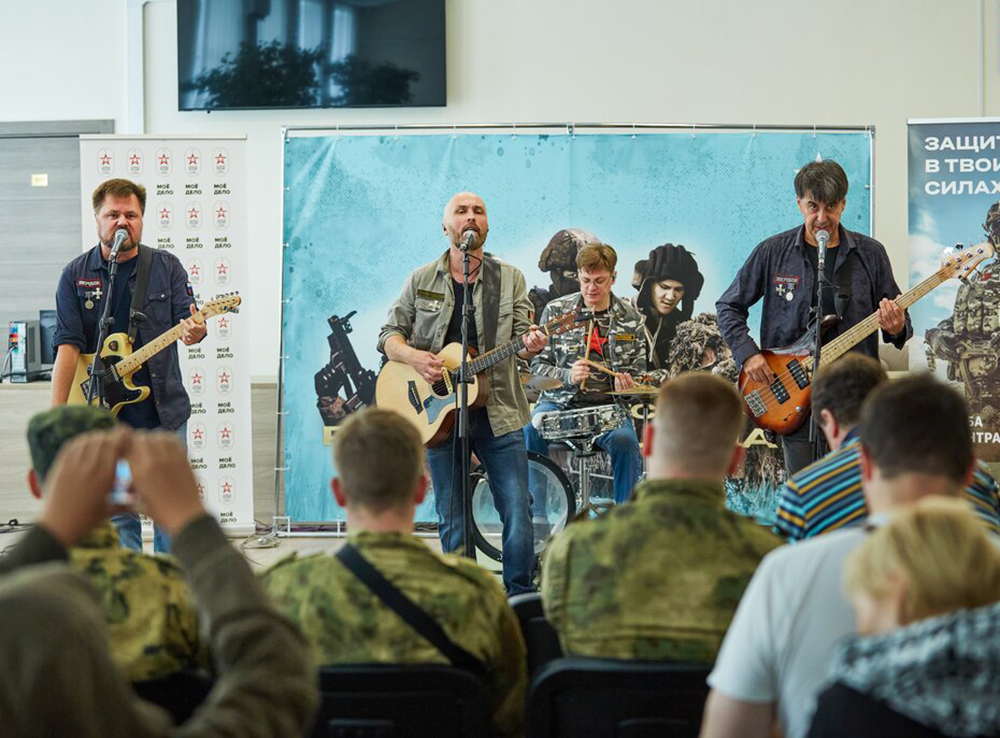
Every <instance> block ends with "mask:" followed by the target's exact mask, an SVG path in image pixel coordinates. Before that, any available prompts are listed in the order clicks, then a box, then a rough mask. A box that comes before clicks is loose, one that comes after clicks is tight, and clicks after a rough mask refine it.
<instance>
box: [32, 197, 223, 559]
mask: <svg viewBox="0 0 1000 738" xmlns="http://www.w3.org/2000/svg"><path fill="white" fill-rule="evenodd" d="M92 200H93V206H94V220H95V222H96V223H97V236H98V243H97V245H96V246H94V248H92V249H90V250H89V251H87V252H85V253H83V254H81V255H80V256H78V257H76V258H75V259H73V261H71V262H70V263H69V264H67V265H66V267H65V268H64V269H63V272H62V275H61V276H60V278H59V286H58V288H57V290H56V330H55V334H54V335H53V337H52V345H53V347H55V349H56V358H55V363H54V364H53V367H52V404H53V405H64V404H66V403H67V402H72V403H75V404H82V403H83V402H85V401H86V397H85V395H83V394H82V393H81V392H80V391H79V389H78V387H77V386H76V384H75V382H74V378H75V374H76V372H77V364H78V363H79V362H80V355H81V354H93V353H96V352H99V351H100V350H101V347H100V346H98V345H97V338H98V333H99V332H100V318H101V315H102V314H103V310H104V304H105V301H106V300H110V301H111V312H110V313H109V315H110V317H112V318H114V325H113V326H112V327H111V329H110V332H111V333H128V334H129V335H130V336H132V335H133V333H134V342H133V343H132V350H133V351H135V350H136V349H138V348H140V347H141V346H143V345H145V344H147V343H149V342H150V341H152V340H154V339H155V338H157V337H158V336H160V335H161V334H163V333H165V332H166V331H168V330H169V329H171V328H173V327H174V326H175V325H177V324H178V323H180V324H181V325H182V326H183V333H182V334H181V341H182V342H183V343H184V344H185V345H188V346H190V345H192V344H195V343H198V342H199V341H201V340H202V339H203V338H204V337H205V335H206V334H207V329H206V327H205V323H204V321H202V322H200V323H199V322H196V321H195V320H194V318H193V317H192V316H193V315H194V314H195V312H197V310H196V308H195V304H194V297H193V294H194V293H193V292H192V290H191V284H190V282H188V275H187V272H186V271H185V270H184V266H183V265H182V264H181V262H180V260H179V259H178V258H177V257H176V256H174V255H173V254H172V253H170V252H169V251H162V250H160V249H150V248H149V247H148V246H146V245H145V244H140V241H141V239H142V222H143V221H142V219H143V215H144V214H145V211H146V188H145V187H143V186H142V185H140V184H136V183H135V182H131V181H129V180H127V179H109V180H107V181H105V182H102V183H101V184H100V185H99V186H98V187H97V189H95V190H94V194H93V197H92ZM119 230H124V231H125V232H126V233H127V234H128V238H127V239H126V240H125V242H124V243H122V245H121V248H120V250H119V251H118V258H117V263H118V270H117V275H116V277H115V284H114V294H109V287H110V284H109V267H108V260H109V259H110V258H111V247H112V243H113V241H114V238H115V233H116V232H117V231H119ZM143 253H145V254H146V256H142V254H143ZM139 257H141V258H139ZM147 258H148V269H149V277H148V283H147V286H146V294H145V295H139V296H138V297H137V298H136V299H135V300H133V293H134V292H135V290H136V288H137V284H138V281H139V279H138V277H139V272H140V270H141V268H142V266H143V264H144V263H146V259H147ZM134 302H136V303H137V304H138V307H137V308H136V312H138V313H141V314H142V315H143V316H144V318H142V319H139V318H135V317H134V315H133V313H132V306H133V303H134ZM147 364H148V366H147V365H144V366H142V367H140V368H139V369H138V370H137V371H136V372H135V374H134V375H132V378H131V379H132V382H133V383H134V384H136V385H141V386H144V387H149V390H150V393H149V397H147V398H146V399H145V400H142V401H141V402H135V403H131V404H127V405H124V406H123V407H122V408H121V410H120V411H119V412H118V419H119V420H120V421H122V422H124V423H125V424H126V425H129V426H131V427H133V428H164V429H166V430H171V431H176V432H178V433H179V435H180V436H181V437H183V436H184V429H185V428H186V424H187V421H188V417H189V416H190V415H191V403H190V401H189V400H188V395H187V392H186V391H185V389H184V385H183V383H182V381H181V379H182V375H181V370H180V364H179V363H178V358H177V344H176V343H174V344H171V345H170V346H168V347H167V348H166V349H165V350H163V351H161V352H160V353H158V354H157V355H156V356H153V357H150V359H149V361H148V362H147ZM114 523H115V525H116V526H117V528H118V534H119V538H120V539H121V543H122V545H123V546H125V547H127V548H132V549H135V550H137V551H141V550H142V539H141V528H140V523H139V516H138V515H137V514H135V513H133V512H125V513H122V514H120V515H118V516H116V517H115V519H114ZM153 547H154V549H155V550H156V551H157V553H169V551H170V540H169V538H167V537H166V536H165V535H163V532H162V531H160V530H159V529H155V528H154V537H153Z"/></svg>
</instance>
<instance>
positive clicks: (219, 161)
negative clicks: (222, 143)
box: [215, 153, 226, 164]
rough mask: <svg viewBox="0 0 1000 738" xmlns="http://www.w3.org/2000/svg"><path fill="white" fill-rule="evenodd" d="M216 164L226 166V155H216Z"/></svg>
mask: <svg viewBox="0 0 1000 738" xmlns="http://www.w3.org/2000/svg"><path fill="white" fill-rule="evenodd" d="M215 163H216V164H225V163H226V157H225V155H223V154H221V153H219V154H216V155H215Z"/></svg>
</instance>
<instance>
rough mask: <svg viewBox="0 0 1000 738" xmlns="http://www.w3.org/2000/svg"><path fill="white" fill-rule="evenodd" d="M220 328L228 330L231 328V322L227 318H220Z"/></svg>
mask: <svg viewBox="0 0 1000 738" xmlns="http://www.w3.org/2000/svg"><path fill="white" fill-rule="evenodd" d="M219 327H220V328H228V327H229V321H228V320H227V319H226V318H219Z"/></svg>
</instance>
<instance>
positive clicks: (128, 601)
mask: <svg viewBox="0 0 1000 738" xmlns="http://www.w3.org/2000/svg"><path fill="white" fill-rule="evenodd" d="M114 426H115V419H114V417H113V416H112V415H111V413H110V412H108V411H107V410H105V409H104V408H99V407H92V406H88V405H62V406H59V407H54V408H52V409H50V410H46V411H44V412H41V413H38V414H37V415H35V416H34V417H32V418H31V420H30V421H28V449H29V451H30V452H31V466H32V468H31V469H30V470H29V471H28V486H29V487H30V489H31V493H32V494H33V495H34V496H35V497H37V498H39V499H41V498H42V488H43V485H44V482H45V478H46V476H47V475H48V473H49V469H50V468H51V466H52V464H53V462H54V461H55V459H56V455H57V454H58V453H59V451H60V449H61V448H62V447H63V446H64V445H65V444H66V443H67V442H69V441H70V440H72V439H73V438H75V437H76V436H78V435H80V434H82V433H87V432H89V431H92V430H102V429H104V430H107V429H110V428H113V427H114ZM69 562H70V567H71V568H72V569H73V570H74V571H78V572H80V573H81V574H83V576H84V577H86V578H87V579H88V580H89V581H90V583H91V584H92V585H93V586H94V588H95V589H96V590H97V591H98V592H99V593H100V594H101V603H102V604H103V606H104V615H105V618H106V620H107V622H108V628H109V633H110V644H111V656H112V658H114V660H115V663H117V664H118V666H119V668H120V669H121V671H122V672H123V673H124V674H125V676H126V677H128V679H129V681H132V682H141V681H146V680H149V679H157V678H160V677H164V676H167V675H169V674H172V673H175V672H178V671H181V670H183V669H186V668H192V667H206V668H207V667H208V666H209V659H208V654H207V652H206V650H205V646H204V644H203V643H202V642H201V639H200V637H199V635H198V611H197V609H196V608H195V605H194V602H193V601H192V598H191V592H190V590H189V589H188V586H187V583H186V582H185V581H184V572H183V571H182V570H181V568H180V567H179V566H178V565H177V563H176V562H175V561H174V560H173V559H171V558H169V557H155V558H154V557H152V556H144V555H142V554H141V553H139V552H137V551H132V550H130V549H126V548H122V547H121V546H120V545H119V543H118V534H117V532H116V531H115V528H114V526H113V525H112V524H111V523H110V522H107V521H106V522H104V523H102V524H101V525H99V526H97V527H96V528H94V529H93V530H92V531H91V532H90V533H89V534H88V535H86V536H85V537H84V538H82V539H81V540H80V541H78V542H77V544H76V545H75V546H73V547H72V548H71V549H69Z"/></svg>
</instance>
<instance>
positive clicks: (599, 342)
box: [567, 310, 615, 409]
mask: <svg viewBox="0 0 1000 738" xmlns="http://www.w3.org/2000/svg"><path fill="white" fill-rule="evenodd" d="M610 328H611V313H610V312H609V311H608V310H596V311H595V312H594V326H593V329H592V330H591V332H590V337H589V341H588V344H589V347H590V351H589V352H588V351H587V348H586V347H583V348H582V349H581V352H580V358H589V359H590V360H591V361H596V362H598V363H599V364H605V365H606V364H607V361H605V358H604V357H605V355H607V354H610V351H609V350H608V333H609V331H610ZM608 368H609V369H610V368H611V367H608ZM583 387H584V389H583V391H582V392H577V393H576V396H575V397H574V398H573V399H572V400H571V401H570V403H569V405H568V406H567V407H568V408H570V409H572V408H576V407H586V406H589V405H607V404H608V403H609V402H611V401H612V399H613V398H612V396H611V395H609V394H608V392H611V391H612V390H613V389H614V388H615V384H614V377H612V376H611V375H610V374H605V373H604V372H602V371H601V370H600V369H595V368H594V367H591V368H590V378H589V379H587V381H586V382H584V385H583Z"/></svg>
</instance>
